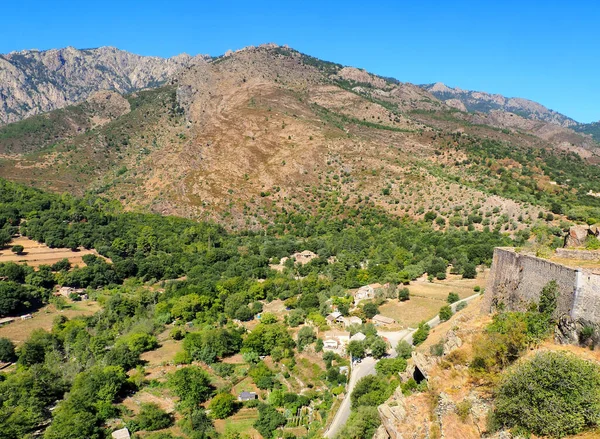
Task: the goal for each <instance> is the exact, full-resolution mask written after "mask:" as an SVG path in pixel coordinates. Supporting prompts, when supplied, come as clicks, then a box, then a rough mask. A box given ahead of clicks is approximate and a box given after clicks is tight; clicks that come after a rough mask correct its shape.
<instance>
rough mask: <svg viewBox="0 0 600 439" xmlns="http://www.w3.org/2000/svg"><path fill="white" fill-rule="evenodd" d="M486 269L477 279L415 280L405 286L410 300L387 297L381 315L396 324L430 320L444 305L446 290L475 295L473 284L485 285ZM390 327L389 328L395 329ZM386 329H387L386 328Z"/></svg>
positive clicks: (453, 277)
mask: <svg viewBox="0 0 600 439" xmlns="http://www.w3.org/2000/svg"><path fill="white" fill-rule="evenodd" d="M487 275H488V270H486V271H484V272H482V273H479V274H478V276H477V278H476V279H461V278H460V276H456V275H448V279H445V280H442V281H440V280H434V281H433V282H428V281H427V280H418V281H415V282H412V283H411V284H410V285H409V286H408V290H409V291H410V300H408V301H406V302H400V301H398V300H397V299H394V300H388V301H387V303H385V304H383V305H381V306H380V307H379V312H380V314H382V315H384V316H386V317H391V318H393V319H394V320H396V322H398V325H396V328H397V327H400V328H406V327H411V328H414V327H416V326H417V325H418V324H419V322H422V321H424V320H429V319H431V318H433V317H435V315H436V314H437V313H438V312H439V310H440V308H441V307H442V306H444V305H446V304H447V302H446V299H447V297H448V293H450V292H454V293H457V294H458V296H459V297H460V298H461V299H464V298H465V297H469V296H471V295H473V294H475V292H474V290H473V288H474V287H475V286H480V287H481V288H483V287H485V282H486V279H487ZM396 328H394V327H390V328H389V329H396ZM386 329H388V328H386Z"/></svg>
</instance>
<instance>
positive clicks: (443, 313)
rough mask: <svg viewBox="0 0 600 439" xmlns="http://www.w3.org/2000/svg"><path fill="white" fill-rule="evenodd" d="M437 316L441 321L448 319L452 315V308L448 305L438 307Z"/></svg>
mask: <svg viewBox="0 0 600 439" xmlns="http://www.w3.org/2000/svg"><path fill="white" fill-rule="evenodd" d="M439 317H440V321H441V322H445V321H446V320H450V317H452V308H450V305H444V306H442V307H441V308H440V312H439Z"/></svg>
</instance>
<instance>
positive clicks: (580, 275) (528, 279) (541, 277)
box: [482, 247, 600, 342]
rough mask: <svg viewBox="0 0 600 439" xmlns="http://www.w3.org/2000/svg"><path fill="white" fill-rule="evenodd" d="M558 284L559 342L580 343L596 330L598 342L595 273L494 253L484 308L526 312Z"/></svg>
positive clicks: (505, 251)
mask: <svg viewBox="0 0 600 439" xmlns="http://www.w3.org/2000/svg"><path fill="white" fill-rule="evenodd" d="M552 280H554V281H556V284H557V286H558V291H559V296H558V304H557V309H556V312H555V317H556V318H557V319H559V322H560V323H559V334H557V336H558V338H560V339H561V340H562V341H565V342H567V341H568V342H578V341H579V338H580V336H579V334H580V333H581V330H582V329H583V328H584V327H594V328H595V335H594V341H600V340H596V338H597V337H599V329H600V275H599V274H597V273H595V272H593V271H592V270H587V269H582V268H575V267H569V266H566V265H562V264H557V263H554V262H550V261H548V260H545V259H541V258H537V257H535V256H530V255H525V254H519V253H517V252H516V251H515V250H514V249H513V248H505V247H499V248H496V249H495V250H494V258H493V261H492V267H491V270H490V274H489V277H488V281H487V285H486V290H485V295H484V298H483V303H482V307H483V310H484V311H485V312H493V311H494V310H496V309H498V308H499V307H504V308H505V309H507V310H510V311H526V310H527V308H528V307H529V306H530V304H531V303H537V302H538V301H539V299H540V294H541V291H542V288H544V286H545V285H546V284H547V283H548V282H550V281H552Z"/></svg>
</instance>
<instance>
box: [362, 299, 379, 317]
mask: <svg viewBox="0 0 600 439" xmlns="http://www.w3.org/2000/svg"><path fill="white" fill-rule="evenodd" d="M363 312H364V313H365V317H367V318H368V319H372V318H373V317H375V315H377V313H379V308H378V307H377V305H375V304H374V303H372V302H368V303H365V304H364V306H363Z"/></svg>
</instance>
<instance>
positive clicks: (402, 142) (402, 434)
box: [0, 44, 600, 439]
mask: <svg viewBox="0 0 600 439" xmlns="http://www.w3.org/2000/svg"><path fill="white" fill-rule="evenodd" d="M7 66H8V67H7ZM20 77H27V78H29V79H28V80H26V81H19V80H18V78H20ZM15 78H17V79H15ZM32 84H33V85H32ZM34 85H35V86H34ZM6 96H9V98H10V99H9V98H6ZM0 97H2V99H3V100H2V107H1V108H0V124H2V125H0V319H2V320H0V321H2V322H3V323H2V326H0V363H1V364H2V367H3V368H2V369H1V370H0V437H2V438H6V439H21V438H27V439H29V438H33V437H43V438H44V439H63V438H65V437H71V438H73V439H80V438H81V439H89V438H93V439H102V438H105V437H109V436H112V437H113V438H115V437H133V438H144V439H217V438H223V439H241V438H257V439H259V438H265V439H266V438H283V439H291V438H295V437H302V438H306V439H318V438H322V437H332V438H336V439H337V438H349V439H362V438H371V437H373V438H374V439H388V438H392V439H401V438H403V439H405V438H407V437H414V438H429V439H434V438H435V439H439V438H442V437H447V438H459V437H460V438H462V437H465V438H467V437H469V438H470V437H473V438H478V437H489V438H494V439H511V438H515V439H517V438H521V437H572V438H578V439H579V438H581V439H583V438H585V437H593V436H594V435H597V434H598V425H599V424H600V419H598V417H597V415H596V414H597V413H598V412H599V411H598V410H599V408H600V406H599V404H600V372H599V367H600V366H598V362H599V358H598V355H597V348H596V342H597V340H598V327H597V323H598V322H596V321H594V318H595V317H594V316H593V315H592V314H593V312H592V311H590V312H587V311H585V312H586V313H587V314H585V315H586V319H587V320H585V321H583V320H582V321H579V320H577V321H573V322H571V321H570V320H569V319H568V318H567V315H569V312H571V311H572V310H570V309H569V310H568V309H567V308H568V307H567V305H565V304H566V299H564V297H566V296H568V295H569V294H571V293H573V291H575V290H573V288H571V287H572V286H573V285H580V284H576V283H575V282H571V283H568V285H567V284H564V285H563V284H562V283H560V282H559V285H557V284H556V283H553V282H555V281H557V280H560V279H555V278H557V277H558V276H555V275H554V273H555V272H558V271H560V270H554V271H553V270H550V269H548V270H545V271H544V270H542V271H543V273H542V274H541V275H540V276H538V275H537V272H538V271H540V270H537V269H536V270H537V271H536V270H532V272H533V271H535V273H534V274H531V273H530V271H528V270H529V265H527V264H526V263H524V262H514V263H512V265H510V264H505V266H502V267H505V268H503V269H502V270H504V271H503V272H502V273H501V274H498V267H499V266H500V265H501V263H502V260H504V259H502V257H500V256H498V255H499V254H503V253H502V252H503V251H505V252H509V253H510V252H512V253H511V254H514V255H515V256H514V258H515V260H519V261H529V260H530V259H532V260H533V258H537V259H536V260H539V261H542V262H539V261H538V262H539V264H540V266H546V265H544V264H545V263H546V262H544V261H546V259H544V258H548V260H550V259H551V260H554V261H556V260H559V261H561V260H562V259H560V255H561V254H562V255H563V257H565V256H564V255H567V256H568V254H569V253H568V251H567V252H566V253H565V252H564V251H563V252H562V253H560V252H557V253H555V252H556V250H557V249H563V247H564V246H571V247H573V248H576V250H577V251H580V252H581V251H583V252H592V253H593V254H595V253H594V252H597V251H598V249H599V248H600V244H598V242H599V240H598V239H597V238H598V235H597V234H596V233H597V231H598V230H599V229H598V224H599V223H600V200H599V199H598V198H597V197H595V196H594V194H596V193H597V192H598V185H599V184H600V168H599V167H598V164H599V163H600V150H599V149H598V148H599V144H598V143H597V139H595V137H594V135H595V134H594V130H593V126H592V127H590V126H587V125H586V124H580V123H579V122H577V121H575V120H574V119H572V118H569V117H567V116H565V115H562V114H560V113H558V112H555V111H553V110H549V109H548V108H546V107H544V106H542V105H540V104H537V103H535V102H532V101H528V100H525V99H519V98H506V97H503V96H499V95H492V94H488V93H483V92H475V91H464V90H460V89H454V88H450V87H447V86H445V85H444V84H441V83H436V84H432V85H423V86H418V85H414V84H410V83H406V82H401V81H399V80H396V79H393V78H386V77H382V76H378V75H375V74H372V73H369V72H367V71H365V70H362V69H359V68H355V67H350V66H342V65H340V64H336V63H332V62H328V61H324V60H320V59H318V58H314V57H312V56H310V55H306V54H303V53H301V52H299V51H297V50H295V49H292V48H290V47H288V46H280V45H277V44H263V45H260V46H249V47H245V48H243V49H239V50H237V51H230V52H227V53H226V54H224V55H222V56H214V57H213V56H195V57H192V56H188V55H179V56H175V57H171V58H168V59H163V58H154V57H142V56H138V55H133V54H131V53H128V52H125V51H121V50H118V49H115V48H111V47H102V48H98V49H85V50H78V49H73V48H66V49H60V50H50V51H41V52H40V51H24V52H15V53H11V54H9V55H2V56H1V57H0ZM574 240H575V241H577V242H576V245H570V244H569V243H572V242H574ZM21 246H22V247H21ZM500 247H502V248H504V247H510V248H512V249H513V250H502V251H499V250H498V248H500ZM495 249H496V250H495ZM580 254H583V253H580ZM494 255H496V256H494ZM520 255H523V256H520ZM504 258H508V256H504ZM528 258H529V259H528ZM557 258H559V259H557ZM528 263H529V262H528ZM519 264H521V265H520V266H519ZM531 264H533V265H535V264H537V262H536V263H535V264H534V263H533V262H532V263H531ZM573 264H574V265H576V266H577V267H579V268H583V269H585V268H586V267H587V268H589V267H591V266H595V265H597V263H596V262H594V261H591V262H590V261H588V262H573ZM509 265H510V266H509ZM536 266H537V265H536ZM519 267H520V268H519ZM524 267H525V268H524ZM494 270H496V271H494ZM571 271H573V270H570V272H569V273H570V274H569V276H571V277H573V276H575V275H574V274H573V273H571ZM573 272H574V271H573ZM523 273H525V274H523ZM511 276H512V277H511ZM527 276H529V277H527ZM552 276H554V277H552ZM569 279H570V277H569ZM588 283H590V285H591V284H592V283H593V282H591V281H590V282H588ZM572 284H573V285H572ZM565 285H566V286H565ZM586 285H587V284H586ZM517 287H518V288H520V289H519V290H518V291H517ZM511 288H512V290H511ZM569 288H571V289H569ZM574 288H575V289H577V287H574ZM586 288H587V289H585V294H586V296H585V299H586V300H588V296H590V297H591V296H593V295H594V294H595V293H594V291H595V290H594V287H593V285H592V286H591V287H587V286H586ZM513 290H514V291H513ZM571 290H573V291H571ZM515 291H516V292H515ZM523 291H525V292H526V293H523ZM577 291H579V292H582V291H584V290H583V289H580V290H577ZM577 291H575V292H577ZM573 294H574V293H573ZM561 295H562V296H561ZM480 296H482V297H480ZM582 297H583V296H582ZM484 304H485V306H484ZM583 308H586V307H583ZM583 308H582V309H583ZM588 308H589V307H587V308H586V310H587V309H588ZM590 309H591V308H590ZM582 312H583V311H582ZM571 314H573V313H572V312H571ZM22 316H23V318H21V317H22ZM590 316H591V317H590ZM569 323H573V325H572V326H573V327H572V328H571V327H570V326H568V324H569ZM565 327H567V329H568V328H571V329H572V330H571V332H570V333H569V334H567V335H569V337H570V338H569V337H567V336H566V335H565V334H563V335H561V336H560V337H559V336H558V335H557V334H559V332H560V331H563V330H564V329H565ZM557 341H562V342H565V343H566V342H569V343H572V345H571V346H564V345H558V344H557ZM566 352H570V353H574V355H572V356H569V355H566ZM554 355H556V356H554ZM546 362H554V363H553V364H557V365H560V367H561V368H562V369H560V368H558V367H557V368H556V370H560V371H563V372H564V374H566V375H568V376H569V377H572V379H573V381H572V383H571V384H572V385H573V387H574V388H576V389H577V391H576V392H574V393H573V395H574V394H575V393H576V394H577V395H583V396H582V397H581V398H572V396H573V395H566V396H565V394H564V393H561V391H560V386H559V385H556V383H557V382H559V381H560V376H558V378H557V375H556V374H554V375H553V374H551V373H548V374H546V375H543V372H544V371H548V370H549V368H548V367H544V364H546ZM515 370H517V371H520V372H518V373H517V374H515V373H514V372H513V371H515ZM552 370H554V369H552ZM579 371H586V375H585V376H586V377H587V378H586V379H587V381H586V380H582V379H581V378H582V376H583V375H581V374H580V373H579ZM540 374H542V375H543V376H542V375H540ZM521 375H522V376H524V377H525V378H523V379H520V377H521ZM540 376H542V378H543V379H542V378H540ZM557 380H558V381H557ZM507 383H508V384H507ZM540 383H542V384H543V383H549V384H548V386H550V389H549V390H548V388H546V389H542V388H538V387H535V386H537V385H538V384H540ZM507 386H509V387H507ZM510 386H514V387H510ZM527 386H529V387H531V388H533V387H535V389H534V390H532V391H531V392H530V394H531V395H533V396H532V398H534V397H538V396H539V394H541V393H543V392H553V393H552V395H553V396H552V398H553V399H552V400H553V401H554V402H555V404H556V407H560V410H564V412H565V413H568V414H569V415H568V416H566V415H565V416H555V414H553V413H554V412H553V411H552V409H551V408H547V407H546V408H545V409H544V410H541V409H540V410H537V409H538V406H540V404H538V405H536V403H535V401H534V402H532V400H530V399H528V394H527V392H524V394H521V395H520V397H519V398H516V399H514V398H511V396H512V395H513V393H511V392H517V393H518V392H523V390H522V389H523V388H528V387H527ZM538 392H539V393H538ZM525 403H527V404H529V405H523V404H525ZM586 404H588V405H586ZM584 406H585V407H589V410H587V411H586V410H582V408H581V407H584ZM533 408H535V412H536V415H535V416H522V417H519V416H516V415H515V413H529V412H528V410H529V409H532V410H533ZM590 413H591V414H590ZM540 419H543V422H540ZM571 420H572V421H573V422H570V421H571ZM119 435H122V436H119ZM586 435H587V436H586ZM590 435H591V436H590Z"/></svg>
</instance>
